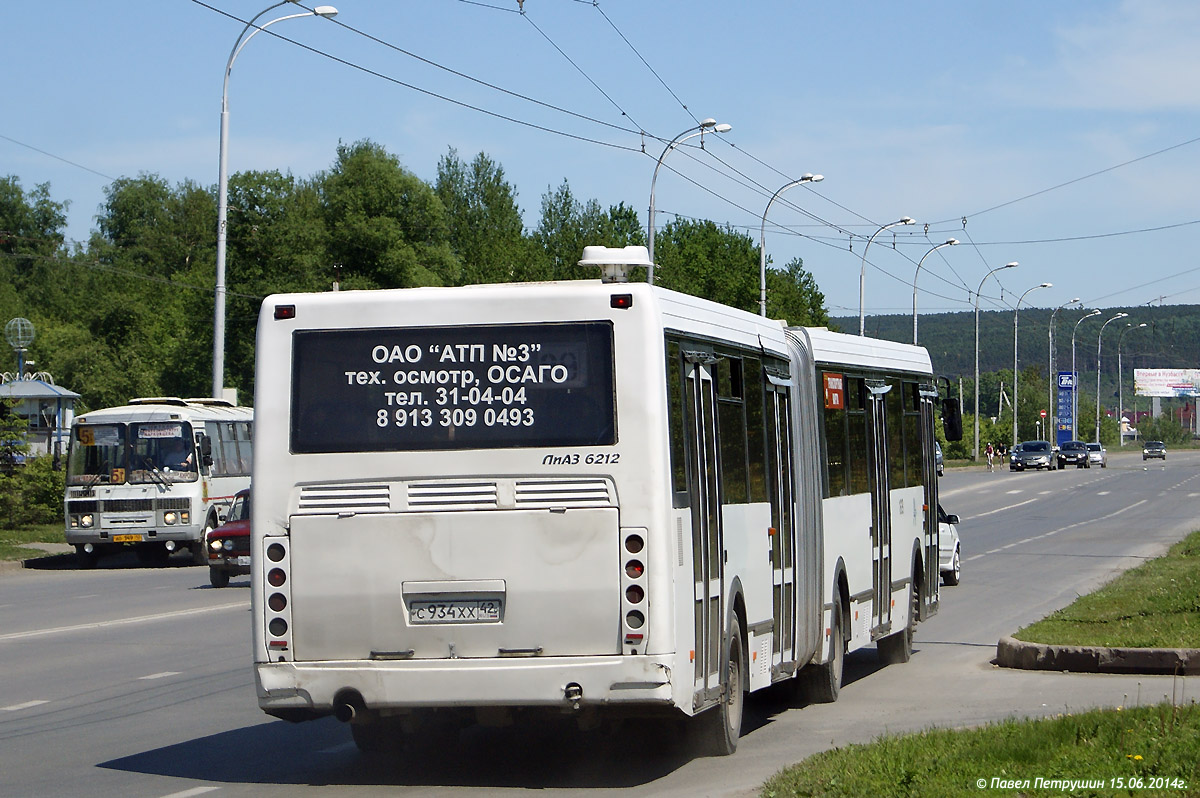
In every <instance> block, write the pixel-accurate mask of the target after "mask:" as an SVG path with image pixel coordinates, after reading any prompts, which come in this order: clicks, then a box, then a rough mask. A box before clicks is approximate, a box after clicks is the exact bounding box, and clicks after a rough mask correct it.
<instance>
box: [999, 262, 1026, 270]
mask: <svg viewBox="0 0 1200 798" xmlns="http://www.w3.org/2000/svg"><path fill="white" fill-rule="evenodd" d="M1020 265H1021V264H1019V263H1017V262H1016V261H1015V260H1014V261H1009V262H1008V263H1006V264H1004V265H1003V266H1001V267H1000V268H1001V269H1015V268H1016V267H1018V266H1020Z"/></svg>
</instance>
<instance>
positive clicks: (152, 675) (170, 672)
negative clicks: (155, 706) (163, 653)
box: [138, 671, 179, 681]
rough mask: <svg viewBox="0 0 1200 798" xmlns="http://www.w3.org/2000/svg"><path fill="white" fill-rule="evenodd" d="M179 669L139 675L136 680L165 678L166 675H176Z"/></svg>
mask: <svg viewBox="0 0 1200 798" xmlns="http://www.w3.org/2000/svg"><path fill="white" fill-rule="evenodd" d="M178 675H179V671H163V672H162V673H152V674H150V675H149V676H139V677H138V681H150V680H151V679H165V678H167V677H168V676H178Z"/></svg>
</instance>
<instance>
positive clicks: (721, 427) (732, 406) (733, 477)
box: [715, 356, 749, 504]
mask: <svg viewBox="0 0 1200 798" xmlns="http://www.w3.org/2000/svg"><path fill="white" fill-rule="evenodd" d="M715 368H716V373H717V435H718V437H719V439H720V443H721V483H722V488H723V495H722V501H723V502H724V503H725V504H745V503H746V502H747V501H749V493H748V490H747V487H746V481H747V470H746V418H745V413H744V412H743V409H742V361H741V359H739V358H735V357H729V356H726V357H723V358H721V359H720V360H719V361H717V363H716V367H715Z"/></svg>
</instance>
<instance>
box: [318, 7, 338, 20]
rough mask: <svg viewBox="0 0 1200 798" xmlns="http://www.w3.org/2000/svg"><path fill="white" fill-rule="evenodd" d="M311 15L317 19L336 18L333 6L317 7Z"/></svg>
mask: <svg viewBox="0 0 1200 798" xmlns="http://www.w3.org/2000/svg"><path fill="white" fill-rule="evenodd" d="M313 13H314V14H316V15H317V16H318V17H325V19H333V18H334V17H336V16H337V14H338V10H337V9H336V8H334V7H333V6H317V7H316V8H314V9H313Z"/></svg>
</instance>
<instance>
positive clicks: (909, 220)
mask: <svg viewBox="0 0 1200 798" xmlns="http://www.w3.org/2000/svg"><path fill="white" fill-rule="evenodd" d="M916 223H917V220H916V219H914V218H912V217H911V216H901V217H900V224H916Z"/></svg>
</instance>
